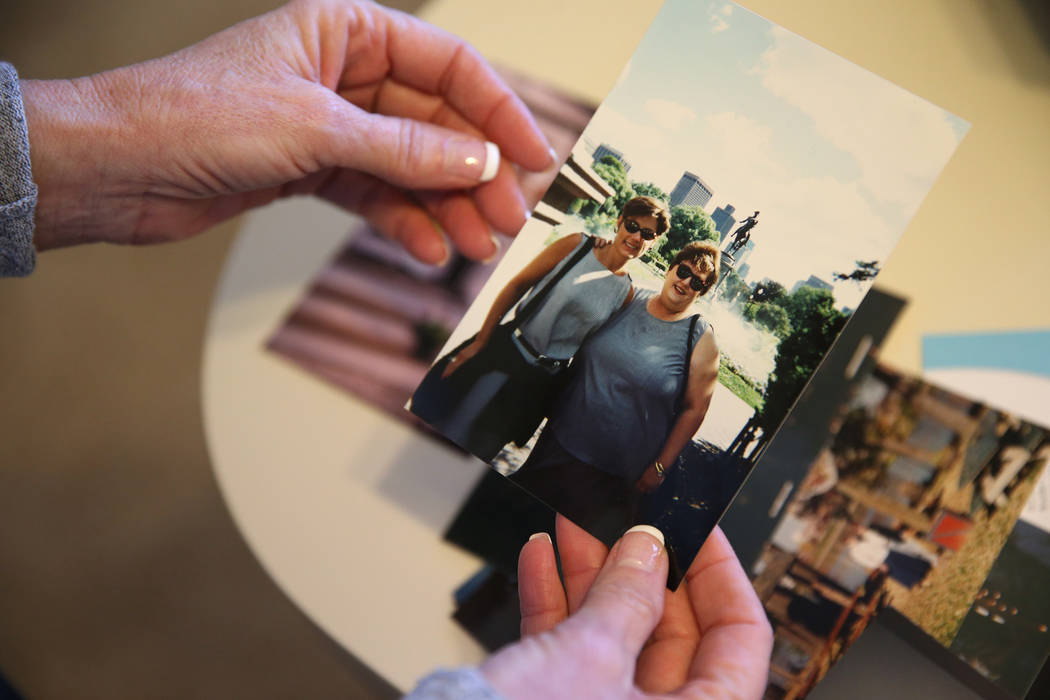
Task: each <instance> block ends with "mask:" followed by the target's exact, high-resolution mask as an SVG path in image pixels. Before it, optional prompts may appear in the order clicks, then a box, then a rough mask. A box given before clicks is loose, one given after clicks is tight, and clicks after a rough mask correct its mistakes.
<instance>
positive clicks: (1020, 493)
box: [892, 470, 1041, 647]
mask: <svg viewBox="0 0 1050 700" xmlns="http://www.w3.org/2000/svg"><path fill="white" fill-rule="evenodd" d="M1040 472H1041V470H1035V471H1034V472H1033V473H1032V474H1031V475H1029V477H1028V478H1027V479H1026V480H1025V482H1024V483H1023V484H1022V485H1021V486H1020V487H1019V488H1017V489H1016V490H1015V491H1014V492H1013V494H1011V496H1010V500H1009V502H1008V503H1007V504H1006V505H1005V506H1004V507H1002V508H999V509H998V510H996V512H995V513H993V514H992V515H991V516H989V515H987V514H986V512H985V511H983V510H982V511H980V512H979V513H978V514H977V516H976V517H974V527H973V530H971V531H970V536H969V539H968V540H967V541H966V544H964V545H963V547H962V549H960V550H959V551H958V552H950V553H946V554H944V555H942V557H941V561H940V562H939V563H938V564H937V566H935V567H934V569H933V570H932V571H931V572H930V574H929V576H927V577H926V580H925V581H923V582H922V584H921V585H920V586H919V587H918V588H917V589H915V590H913V591H908V590H907V589H904V588H903V587H902V588H901V589H900V590H895V591H894V592H893V602H892V605H893V607H894V608H896V609H897V610H898V611H899V612H900V613H901V614H903V615H904V616H905V617H907V618H908V619H910V620H911V621H912V622H914V623H915V624H917V625H918V626H919V627H921V628H922V629H923V630H925V631H926V632H927V633H928V634H929V635H930V636H932V637H933V638H934V639H936V640H937V641H938V642H940V643H941V644H943V645H944V646H946V647H947V646H950V645H951V643H952V641H953V640H954V639H955V635H957V634H958V633H959V628H960V627H961V626H962V623H963V619H964V618H965V617H966V614H967V613H968V612H969V611H970V607H971V605H972V604H973V601H974V597H975V596H976V595H977V592H978V591H980V590H981V586H982V584H983V583H984V580H985V579H986V578H987V577H988V572H989V571H990V570H991V568H992V564H993V563H995V560H996V559H997V558H998V556H999V550H1000V549H1002V548H1003V545H1004V544H1005V543H1006V539H1007V538H1008V537H1009V536H1010V532H1011V531H1012V530H1013V528H1014V525H1015V524H1016V522H1017V518H1018V516H1019V515H1020V514H1021V510H1022V509H1023V508H1024V504H1025V501H1027V500H1028V496H1029V495H1031V493H1032V489H1034V488H1035V482H1036V480H1037V476H1038V474H1039V473H1040Z"/></svg>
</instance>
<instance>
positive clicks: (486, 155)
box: [445, 138, 499, 182]
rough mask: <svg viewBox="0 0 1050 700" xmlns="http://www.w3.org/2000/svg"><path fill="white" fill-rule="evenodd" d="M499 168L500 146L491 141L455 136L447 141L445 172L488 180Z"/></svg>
mask: <svg viewBox="0 0 1050 700" xmlns="http://www.w3.org/2000/svg"><path fill="white" fill-rule="evenodd" d="M498 170H499V147H498V146H496V144H494V143H491V142H489V141H478V140H477V139H458V138H453V139H449V140H448V141H446V142H445V172H447V173H449V174H451V175H455V176H457V177H462V178H467V179H468V180H475V181H477V182H488V181H489V180H491V179H492V178H494V177H496V172H497V171H498Z"/></svg>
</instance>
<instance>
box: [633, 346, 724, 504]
mask: <svg viewBox="0 0 1050 700" xmlns="http://www.w3.org/2000/svg"><path fill="white" fill-rule="evenodd" d="M717 383H718V345H717V344H716V343H715V336H714V332H713V331H712V330H710V329H708V330H707V332H705V333H704V334H703V335H702V336H701V337H700V340H699V342H697V344H696V347H695V348H693V356H692V358H691V360H690V363H689V384H688V386H687V387H686V390H685V396H684V397H683V399H682V410H681V411H680V412H679V414H678V418H677V419H675V422H674V426H673V427H672V428H671V434H670V435H668V437H667V441H666V442H664V446H663V449H661V450H660V454H659V456H657V461H659V462H660V464H661V465H662V466H663V467H667V468H670V466H671V465H672V464H674V462H675V460H676V459H678V455H679V454H681V452H682V450H683V449H685V446H686V445H687V444H688V443H689V441H690V440H691V439H692V438H693V435H695V434H696V431H697V430H699V429H700V424H701V423H703V422H704V418H705V417H706V416H707V409H708V408H709V407H710V406H711V397H712V396H714V393H715V385H717ZM662 481H663V475H662V474H660V473H659V471H658V470H657V468H656V465H655V464H650V465H649V467H648V468H647V469H646V470H645V472H644V473H643V474H642V477H641V478H640V479H639V480H638V484H637V488H638V489H640V490H642V491H652V490H653V489H655V488H656V487H657V486H659V485H660V482H662Z"/></svg>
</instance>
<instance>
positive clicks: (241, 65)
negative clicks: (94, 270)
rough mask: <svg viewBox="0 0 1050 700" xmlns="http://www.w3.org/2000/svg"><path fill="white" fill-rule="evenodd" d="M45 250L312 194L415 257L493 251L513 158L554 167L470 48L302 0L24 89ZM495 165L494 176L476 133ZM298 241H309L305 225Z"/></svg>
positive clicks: (516, 208)
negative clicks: (131, 60) (186, 43)
mask: <svg viewBox="0 0 1050 700" xmlns="http://www.w3.org/2000/svg"><path fill="white" fill-rule="evenodd" d="M23 96H24V101H25V105H26V113H27V119H28V125H29V132H30V147H31V154H32V161H33V171H34V179H35V180H36V181H37V184H38V185H39V187H40V203H39V205H38V211H37V236H36V241H37V245H38V247H39V248H42V249H43V248H49V247H55V246H60V245H69V244H72V243H79V242H86V241H98V240H104V241H111V242H120V243H151V242H156V241H162V240H171V239H178V238H184V237H187V236H189V235H192V234H194V233H196V232H199V231H201V230H204V229H205V228H208V227H209V226H211V225H213V224H215V223H217V222H219V221H222V220H224V219H227V218H229V217H231V216H234V215H236V214H238V213H240V212H242V211H244V210H245V209H248V208H250V207H254V206H258V205H261V204H264V203H266V202H269V201H271V200H273V199H275V198H277V197H282V196H287V195H292V194H305V193H310V194H316V195H318V196H320V197H323V198H325V199H327V200H329V201H331V202H334V203H335V204H337V205H339V206H342V207H344V208H346V209H348V210H351V211H353V212H356V213H358V214H360V215H362V216H364V217H365V218H366V219H368V220H369V222H370V223H371V224H372V225H373V226H375V227H376V228H378V229H379V230H381V231H383V232H384V233H385V234H387V235H388V236H390V237H391V238H394V239H396V240H398V241H400V242H401V243H402V244H403V245H404V247H405V248H406V249H408V251H409V252H411V253H412V254H413V255H415V256H416V257H417V258H419V259H421V260H424V261H429V262H437V261H440V260H442V259H443V258H444V257H445V255H446V252H447V251H446V248H445V244H444V241H443V237H442V235H441V233H440V232H439V230H438V229H437V227H436V226H435V224H434V221H436V222H437V223H438V224H440V226H441V227H442V228H444V230H445V231H446V232H447V233H448V235H449V237H450V238H451V239H452V241H453V242H454V243H455V244H456V245H457V246H458V247H459V248H460V250H462V251H463V252H464V253H465V254H466V255H468V256H470V257H473V258H486V257H489V256H491V255H493V254H494V253H495V252H496V250H497V248H496V244H495V241H494V240H493V239H492V237H491V233H492V230H493V229H495V230H497V231H501V232H504V233H514V232H516V231H517V230H518V228H519V227H520V226H521V225H522V223H523V222H524V220H525V216H526V213H525V212H526V205H525V202H524V200H523V197H522V194H521V191H520V189H519V187H518V184H517V181H516V178H515V174H514V172H513V168H512V167H511V165H510V163H509V162H508V159H509V160H510V161H514V162H515V163H518V164H519V165H521V166H522V167H524V168H527V169H530V170H542V169H544V168H547V167H548V166H550V165H551V164H552V160H553V158H552V155H551V153H550V151H549V145H548V144H547V141H546V139H545V138H544V137H543V136H542V135H541V134H540V132H539V130H538V129H537V128H536V125H535V123H534V121H533V120H532V118H531V116H530V115H529V114H528V112H527V110H526V109H525V107H524V106H523V104H522V103H521V102H520V100H519V99H518V98H517V97H516V96H514V94H513V93H512V92H511V91H510V90H509V88H508V87H507V86H506V85H505V84H504V83H503V81H502V80H501V79H500V78H498V77H497V76H496V74H495V73H494V72H493V70H492V68H491V67H490V66H488V64H486V63H485V61H484V60H483V59H481V58H480V57H479V55H478V54H477V52H476V51H475V50H474V49H472V48H471V47H470V46H468V45H467V44H465V43H464V42H462V41H461V40H459V39H456V38H454V37H452V36H450V35H448V34H446V33H444V32H442V31H440V30H438V29H435V28H434V27H431V26H429V25H427V24H425V23H423V22H421V21H419V20H417V19H415V18H413V17H411V16H409V15H405V14H402V13H400V12H397V11H394V10H390V9H387V8H384V7H381V6H378V5H375V4H373V3H371V2H367V1H366V0H295V1H294V2H292V3H291V4H289V5H287V6H285V7H282V8H280V9H278V10H275V11H273V12H271V13H269V14H266V15H263V16H260V17H257V18H254V19H251V20H248V21H245V22H242V23H241V24H238V25H236V26H234V27H232V28H230V29H227V30H225V31H223V32H220V33H219V34H216V35H214V36H212V37H210V38H208V39H206V40H204V41H202V42H201V43H199V44H196V45H194V46H191V47H189V48H187V49H184V50H182V51H179V52H178V53H175V54H172V55H170V56H166V57H164V58H160V59H156V60H153V61H148V62H146V63H142V64H137V65H134V66H129V67H127V68H120V69H117V70H113V71H109V72H106V73H101V74H98V75H95V76H91V77H88V78H81V79H77V80H72V81H25V82H24V83H23ZM486 140H487V141H491V142H494V143H495V144H497V145H498V146H499V148H500V149H501V151H502V153H503V156H504V158H503V159H502V162H501V163H500V164H499V168H498V170H497V171H496V173H495V176H494V178H493V179H492V180H490V181H487V182H485V183H483V184H479V183H480V182H481V179H482V174H483V172H484V170H485V166H486V163H488V162H489V161H488V159H487V149H486V146H485V141H486ZM303 233H304V234H306V233H308V232H303Z"/></svg>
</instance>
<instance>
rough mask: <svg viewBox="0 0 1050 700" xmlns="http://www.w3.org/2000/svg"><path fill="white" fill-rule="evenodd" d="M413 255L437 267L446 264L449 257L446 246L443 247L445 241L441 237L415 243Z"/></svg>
mask: <svg viewBox="0 0 1050 700" xmlns="http://www.w3.org/2000/svg"><path fill="white" fill-rule="evenodd" d="M415 254H416V257H418V258H419V259H420V260H422V261H423V262H425V263H429V264H430V265H437V266H438V267H440V266H442V265H444V264H445V263H447V262H448V257H449V256H448V246H447V245H445V239H444V237H443V236H441V235H438V236H437V237H435V238H429V237H428V238H426V239H424V240H422V241H420V242H419V243H417V244H416V249H415Z"/></svg>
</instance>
